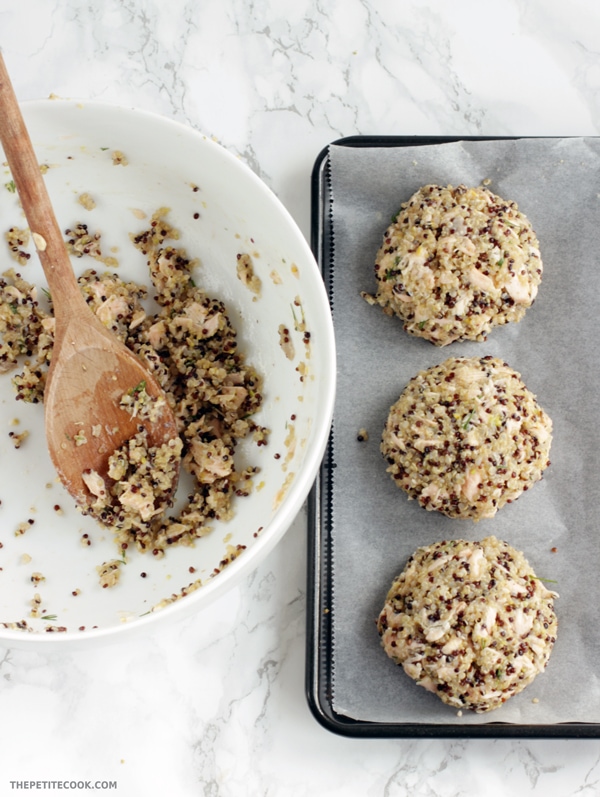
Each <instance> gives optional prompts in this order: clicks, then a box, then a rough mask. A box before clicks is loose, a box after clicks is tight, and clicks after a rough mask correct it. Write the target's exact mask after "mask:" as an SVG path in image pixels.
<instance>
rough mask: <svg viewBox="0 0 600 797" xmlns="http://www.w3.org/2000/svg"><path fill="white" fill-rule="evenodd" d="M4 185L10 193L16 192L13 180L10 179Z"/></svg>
mask: <svg viewBox="0 0 600 797" xmlns="http://www.w3.org/2000/svg"><path fill="white" fill-rule="evenodd" d="M4 187H5V188H6V190H7V191H8V192H9V193H10V194H16V192H17V186H16V185H15V181H14V180H11V181H10V182H9V183H4Z"/></svg>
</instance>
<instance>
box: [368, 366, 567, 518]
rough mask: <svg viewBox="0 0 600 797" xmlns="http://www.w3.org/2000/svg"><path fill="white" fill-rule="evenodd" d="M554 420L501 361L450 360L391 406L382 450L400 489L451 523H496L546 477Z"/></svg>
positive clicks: (414, 382)
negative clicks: (504, 508) (498, 514)
mask: <svg viewBox="0 0 600 797" xmlns="http://www.w3.org/2000/svg"><path fill="white" fill-rule="evenodd" d="M551 442H552V422H551V420H550V418H549V417H548V415H547V414H546V413H545V412H544V410H543V409H542V408H541V407H540V406H539V405H538V403H537V400H536V398H535V396H534V395H533V394H532V393H531V392H530V391H529V390H528V389H527V388H526V387H525V385H524V383H523V381H522V380H521V377H520V374H518V373H517V372H516V371H513V370H512V368H510V366H508V365H507V364H506V363H505V362H503V361H502V360H501V359H498V358H496V357H490V356H487V357H471V358H467V357H450V358H448V359H447V360H445V361H444V362H443V363H441V364H440V365H436V366H433V367H432V368H429V369H427V370H425V371H421V372H420V373H418V374H417V375H416V376H415V377H414V378H413V379H411V380H410V382H409V383H408V385H407V387H406V388H405V390H404V391H403V393H402V395H401V396H400V398H399V399H398V401H397V402H396V403H395V404H394V405H393V406H392V407H391V409H390V413H389V416H388V419H387V422H386V426H385V428H384V431H383V435H382V441H381V451H382V454H383V455H384V457H385V458H386V461H387V463H388V467H387V471H388V473H389V474H390V475H391V477H392V478H393V479H394V481H395V483H396V484H397V486H398V487H401V488H402V489H403V490H405V491H406V492H407V493H408V496H409V498H416V499H417V500H418V502H419V503H420V505H421V506H423V507H425V509H429V510H437V511H439V512H441V513H443V514H444V515H447V516H449V517H453V518H471V519H473V520H479V519H480V518H490V517H493V516H494V515H495V514H496V512H497V511H498V509H500V507H502V506H504V504H506V503H510V502H511V501H514V500H515V499H516V498H518V497H519V496H520V495H521V494H522V493H523V491H525V490H528V489H529V488H530V487H531V486H532V485H533V484H535V482H537V481H538V480H539V479H541V478H542V473H543V471H544V470H545V468H546V467H547V466H548V465H549V464H550V462H549V459H548V457H549V452H550V445H551Z"/></svg>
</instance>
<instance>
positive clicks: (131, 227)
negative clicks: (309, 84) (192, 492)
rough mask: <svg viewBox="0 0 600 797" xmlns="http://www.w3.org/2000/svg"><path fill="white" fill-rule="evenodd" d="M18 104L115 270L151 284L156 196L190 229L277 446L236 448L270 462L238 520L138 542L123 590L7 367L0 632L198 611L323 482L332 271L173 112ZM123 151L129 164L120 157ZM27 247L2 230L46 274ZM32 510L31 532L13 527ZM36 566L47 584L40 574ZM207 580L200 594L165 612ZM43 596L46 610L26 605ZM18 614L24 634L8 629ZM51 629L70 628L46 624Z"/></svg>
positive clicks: (11, 202) (113, 632)
mask: <svg viewBox="0 0 600 797" xmlns="http://www.w3.org/2000/svg"><path fill="white" fill-rule="evenodd" d="M23 113H24V116H25V120H26V123H27V125H28V128H29V130H30V134H31V138H32V141H33V145H34V148H35V150H36V153H37V156H38V160H39V161H40V162H41V163H44V164H47V165H48V166H49V167H50V168H49V169H48V171H47V173H46V177H45V179H46V184H47V186H48V190H49V193H50V197H51V199H52V202H53V204H54V207H55V211H56V215H57V217H58V221H59V225H60V226H61V228H63V229H65V228H66V227H69V226H71V225H73V224H74V223H76V222H84V223H87V224H88V227H89V229H90V231H92V232H95V231H99V232H100V233H101V235H102V244H103V250H104V253H105V254H113V253H116V255H115V256H116V257H117V259H118V260H119V267H118V269H117V273H118V274H119V275H120V276H124V277H127V278H128V279H132V280H135V281H138V282H142V283H144V284H147V285H149V284H150V282H149V275H148V271H147V266H146V264H145V259H144V257H143V256H141V255H140V253H139V252H137V251H136V250H135V249H134V248H133V246H132V244H131V242H130V239H129V234H130V233H132V232H138V231H141V230H143V229H145V228H146V226H147V223H148V221H149V219H150V216H151V215H152V214H153V213H154V212H155V211H156V210H157V209H158V208H159V207H163V206H166V207H168V208H170V214H169V217H168V218H169V220H170V222H171V223H172V224H173V225H174V226H175V227H176V228H177V229H179V231H180V232H181V239H180V241H179V243H178V244H177V245H181V246H184V247H185V248H186V249H187V252H188V254H189V255H190V256H193V257H197V258H199V262H200V265H199V268H198V270H197V274H196V275H195V276H196V282H197V284H199V285H200V286H202V287H203V288H204V289H205V290H206V291H207V292H208V293H209V295H213V296H215V297H217V298H220V299H222V300H223V301H224V302H225V303H226V306H227V308H228V310H229V314H230V317H231V318H232V320H233V322H234V325H235V326H236V328H237V330H238V336H239V341H240V346H241V349H242V351H244V353H245V354H246V356H247V359H248V360H249V361H250V362H251V363H253V364H254V365H255V366H256V367H257V368H258V369H259V371H260V372H261V373H262V374H263V375H264V379H265V386H264V404H263V407H262V409H261V411H260V414H259V415H258V416H257V417H256V420H257V421H258V422H259V423H261V424H263V425H265V426H267V427H268V428H269V429H270V430H271V434H270V438H269V443H268V445H267V446H265V447H257V446H256V444H254V443H252V442H244V445H243V446H242V447H241V450H240V451H239V452H238V456H239V458H240V462H250V463H252V464H256V465H257V466H258V467H259V468H260V474H259V476H258V477H257V478H256V481H255V483H256V485H257V487H258V489H255V490H254V491H253V493H252V494H251V495H250V496H249V497H245V498H236V499H235V517H234V518H233V519H232V520H231V521H229V522H227V523H218V524H216V525H215V527H214V530H213V531H212V532H211V534H209V535H208V536H207V537H205V538H202V539H201V540H198V542H197V544H196V545H195V547H193V548H186V547H173V548H170V549H169V550H168V552H167V555H166V556H165V557H164V558H163V559H156V558H153V557H152V556H151V555H150V554H139V553H137V552H134V551H128V553H127V557H126V564H124V565H123V566H122V567H121V579H120V582H119V583H118V585H117V586H115V587H113V588H109V589H102V588H101V586H100V584H99V579H98V573H97V567H98V565H100V564H102V562H104V561H107V560H109V559H114V558H118V557H119V553H118V551H117V548H116V545H115V543H114V540H113V538H112V534H111V533H110V532H109V531H107V530H104V529H102V528H101V527H100V526H99V525H97V524H96V523H95V522H94V521H93V520H92V519H91V518H87V517H83V516H82V515H81V514H80V513H79V512H78V511H77V509H76V508H75V506H74V504H73V502H72V500H71V499H70V497H69V496H68V495H67V493H66V491H65V490H64V488H63V487H62V485H61V484H60V483H59V482H57V480H56V474H55V471H54V470H53V467H52V465H51V462H50V458H49V455H48V453H47V449H46V440H45V434H44V426H43V410H42V408H41V406H40V405H32V404H25V403H23V402H16V401H15V397H14V395H15V394H14V389H13V386H12V384H11V380H10V375H2V376H1V377H0V432H1V434H0V500H1V502H2V503H1V505H0V518H1V525H0V542H1V543H2V548H1V549H0V568H1V570H0V623H1V624H2V625H1V626H0V641H1V642H3V643H4V644H9V645H43V646H50V645H57V644H58V645H61V646H63V645H65V644H67V643H71V644H88V643H90V642H93V641H96V642H98V641H106V640H108V639H110V638H115V637H117V636H118V635H123V634H130V633H132V632H134V631H135V630H144V629H147V628H148V627H149V626H151V625H154V624H155V623H157V622H164V621H168V620H169V619H171V618H175V617H180V616H183V615H184V614H189V613H191V612H193V611H195V610H196V609H197V608H198V607H199V606H201V605H205V604H206V603H207V602H208V601H210V600H211V599H212V598H214V597H215V596H217V595H221V594H222V593H223V592H224V590H226V589H228V588H229V587H231V586H232V585H233V584H234V583H235V582H236V581H237V580H238V579H239V578H240V576H242V575H244V574H247V573H248V572H249V571H251V570H252V569H253V568H255V567H256V566H257V565H258V563H259V562H260V561H261V560H262V559H263V558H264V557H265V555H266V554H267V553H268V552H269V551H270V550H271V549H272V548H273V546H274V545H275V544H276V543H277V542H278V541H279V540H280V539H281V537H282V536H283V534H284V533H285V531H286V530H287V529H288V527H289V526H290V524H291V522H292V521H293V519H294V517H295V516H296V514H297V513H298V511H299V510H300V508H301V506H302V504H303V502H304V500H305V498H306V497H307V495H308V492H309V490H310V488H311V486H312V484H313V482H314V479H315V476H316V474H317V470H318V467H319V464H320V461H321V458H322V455H323V452H324V448H325V444H326V440H327V436H328V432H329V428H330V423H331V417H332V411H333V399H334V390H335V351H334V337H333V326H332V322H331V316H330V311H329V305H328V301H327V296H326V292H325V289H324V285H323V282H322V279H321V275H320V273H319V270H318V267H317V265H316V263H315V261H314V258H313V256H312V253H311V251H310V248H309V246H308V245H307V243H306V241H305V239H304V237H303V235H302V234H301V232H300V230H299V229H298V228H297V226H296V224H295V223H294V221H293V220H292V218H291V217H290V215H289V214H288V213H287V211H286V210H285V208H284V207H283V206H282V204H281V203H280V202H279V201H278V199H277V198H276V197H275V196H274V194H273V193H272V192H271V191H270V190H269V189H268V188H267V187H266V186H265V185H264V183H263V182H261V180H260V179H259V178H258V177H257V176H256V175H255V174H254V173H253V172H252V171H251V170H250V169H249V168H248V167H247V166H246V165H245V164H244V163H242V162H241V161H240V160H239V159H238V158H236V157H234V156H233V155H232V154H231V153H229V152H227V151H226V150H225V149H224V148H223V147H221V146H220V145H218V144H216V143H215V142H214V141H212V140H210V139H208V138H206V137H205V136H203V135H200V134H199V133H197V132H195V131H193V130H191V129H189V128H187V127H185V126H183V125H181V124H178V123H175V122H173V121H170V120H166V119H163V118H160V117H157V116H154V115H151V114H148V113H144V112H140V111H135V110H130V109H124V108H118V107H113V106H107V105H104V104H97V103H87V102H86V103H78V102H73V101H65V100H45V101H39V102H31V103H24V105H23ZM115 150H119V151H121V152H123V153H124V155H125V156H126V158H127V160H128V165H126V166H123V165H119V166H115V165H113V162H112V158H111V153H112V152H113V151H115ZM9 181H10V174H9V172H8V169H7V168H6V167H3V170H2V179H0V219H2V225H3V227H4V229H2V230H1V232H2V235H4V233H5V232H6V230H7V229H8V228H9V227H10V226H12V225H16V226H18V227H25V226H26V222H25V219H24V216H23V213H22V210H21V208H20V206H19V203H18V197H17V196H16V195H15V194H14V193H11V191H10V190H9V187H10V186H7V185H6V184H7V183H9ZM193 184H195V185H197V186H198V187H199V190H198V191H193V190H192V185H193ZM83 192H87V193H89V194H91V195H92V197H93V198H94V200H95V201H96V207H95V208H94V209H93V210H90V211H88V210H86V209H84V208H83V207H82V206H81V204H80V203H79V201H78V197H79V196H80V194H81V193H83ZM140 211H141V212H143V213H144V214H146V215H147V218H146V219H141V218H140V215H141V213H140ZM194 214H199V218H194ZM113 249H114V252H113V251H112V250H113ZM29 251H30V252H31V258H30V260H29V262H28V264H27V265H26V266H24V267H23V268H18V267H17V266H16V264H15V263H14V261H12V260H11V259H10V257H9V253H8V248H7V246H6V244H5V243H4V241H3V240H1V239H0V264H1V266H2V268H1V269H0V270H1V271H2V272H4V271H5V270H6V269H7V268H11V267H16V268H17V270H19V271H20V273H21V274H22V276H23V277H24V278H25V279H26V280H27V281H29V282H33V283H36V284H38V285H45V281H44V279H43V274H42V271H41V267H40V266H39V262H38V259H37V257H36V255H35V252H34V249H33V247H32V245H30V248H29ZM239 252H247V253H249V254H251V255H252V257H253V260H254V266H255V271H256V273H257V275H258V276H259V277H260V279H261V281H262V289H261V292H260V295H259V297H258V298H257V297H255V296H254V294H253V293H251V292H250V290H249V289H248V288H247V287H246V286H245V285H243V284H242V282H240V280H239V279H237V276H236V263H237V259H236V256H237V254H238V253H239ZM73 266H74V268H75V271H76V272H77V273H80V272H81V271H83V270H84V269H86V268H102V266H101V265H100V264H98V263H97V262H96V261H94V260H92V259H91V258H88V257H83V258H80V259H75V260H74V262H73ZM294 313H295V314H296V318H297V319H298V318H299V317H300V313H304V317H305V323H306V329H308V330H309V331H310V333H311V338H310V344H308V345H307V344H306V343H305V342H304V341H303V333H302V332H301V331H297V330H296V329H295V322H294ZM280 324H285V325H286V326H287V327H288V328H289V329H290V330H291V334H292V337H293V343H294V350H295V355H294V357H293V359H289V358H288V356H287V355H286V353H285V352H284V351H283V350H282V348H281V346H280V338H279V333H278V328H279V325H280ZM288 353H289V352H288ZM304 370H305V371H306V373H305V376H304V379H302V380H301V378H300V376H301V373H302V372H304ZM24 430H27V431H29V436H28V437H27V439H26V440H25V442H24V443H23V445H22V447H21V448H19V449H18V450H17V449H15V447H14V445H13V443H12V440H11V438H10V437H9V432H11V431H12V432H17V433H18V432H22V431H24ZM276 455H279V456H278V457H277V456H276ZM56 505H59V506H60V507H61V509H62V514H59V513H57V511H56V509H55V506H56ZM30 519H31V520H33V521H34V522H33V524H28V528H27V530H26V532H25V533H24V534H22V535H19V534H16V533H15V532H16V530H17V529H18V528H19V527H20V526H21V525H22V524H23V523H27V521H29V520H30ZM84 533H87V534H89V536H90V538H91V540H92V545H90V546H89V547H86V546H83V545H82V544H81V538H82V535H83V534H84ZM237 545H242V546H245V549H244V550H243V552H242V554H241V555H240V556H239V557H238V558H237V559H235V560H234V561H233V562H231V564H229V565H227V566H226V567H224V568H222V569H220V571H219V572H218V573H216V574H215V570H219V563H220V562H221V560H223V558H224V557H225V556H226V554H227V551H228V549H229V546H237ZM190 567H193V568H195V572H194V573H193V575H191V574H190ZM142 572H144V573H146V574H147V575H146V577H141V575H140V574H141V573H142ZM33 573H41V574H42V575H43V577H44V580H43V581H41V582H40V583H38V584H35V583H33V582H32V580H31V576H32V574H33ZM197 579H201V581H202V586H201V587H200V588H199V589H197V590H196V591H194V592H192V593H191V594H189V595H187V596H186V597H184V598H183V599H181V600H178V601H175V602H172V603H169V604H168V605H166V606H164V608H161V609H159V610H156V609H155V608H154V607H156V606H157V605H159V604H160V603H161V602H162V601H164V600H165V599H168V598H169V597H170V596H171V595H173V594H176V593H178V592H179V591H180V590H181V589H182V588H184V587H186V586H187V585H188V584H190V583H191V582H193V581H196V580H197ZM78 590H79V593H78V594H75V595H74V594H73V593H74V592H75V593H77V591H78ZM35 593H38V594H39V596H40V598H41V600H42V604H41V605H42V607H43V609H44V611H45V613H46V617H45V618H44V619H41V618H35V617H31V616H30V612H31V601H32V599H33V597H34V594H35ZM48 617H50V618H51V619H47V618H48ZM22 620H25V621H26V622H27V625H28V627H29V629H30V630H29V631H25V630H21V629H19V628H15V627H14V626H13V624H16V623H19V622H20V621H22ZM50 626H55V627H56V626H58V627H61V628H65V629H66V630H63V631H56V632H48V631H47V630H46V629H47V628H48V627H50ZM81 628H84V629H85V630H80V629H81ZM31 629H33V631H31Z"/></svg>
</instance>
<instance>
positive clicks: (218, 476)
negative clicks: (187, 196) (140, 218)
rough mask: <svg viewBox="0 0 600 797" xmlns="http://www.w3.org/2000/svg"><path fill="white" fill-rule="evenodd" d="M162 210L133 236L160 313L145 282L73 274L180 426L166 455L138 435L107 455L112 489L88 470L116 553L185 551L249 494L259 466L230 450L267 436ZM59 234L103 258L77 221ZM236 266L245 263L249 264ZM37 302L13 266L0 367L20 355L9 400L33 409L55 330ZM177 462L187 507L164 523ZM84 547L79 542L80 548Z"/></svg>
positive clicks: (258, 393)
mask: <svg viewBox="0 0 600 797" xmlns="http://www.w3.org/2000/svg"><path fill="white" fill-rule="evenodd" d="M167 213H168V211H167V210H166V209H165V208H161V209H160V210H159V211H157V212H156V213H155V214H154V215H153V217H152V219H151V222H150V225H149V227H148V228H147V229H145V230H143V231H142V232H140V233H135V234H132V235H131V240H132V243H133V245H134V246H135V247H136V248H137V249H138V250H139V251H140V252H141V253H142V254H143V255H144V256H145V257H146V259H147V263H148V266H149V270H150V278H151V281H152V284H153V287H154V291H155V295H154V298H155V300H156V302H157V304H158V307H159V309H158V312H156V313H150V312H148V311H147V310H146V309H145V306H144V300H145V299H146V298H147V296H148V290H147V288H146V286H143V285H137V284H135V283H133V282H125V281H124V280H122V279H120V278H119V277H118V276H117V275H116V274H114V273H110V272H106V273H98V272H97V271H95V270H93V269H89V270H87V271H86V272H85V273H84V274H83V275H82V276H81V277H80V278H79V284H80V286H81V290H82V292H83V294H84V297H85V299H86V301H87V303H88V305H89V306H90V308H91V309H92V310H93V311H94V312H95V313H96V315H97V316H98V317H99V318H100V320H101V321H102V322H103V323H104V325H105V326H106V327H108V328H109V329H111V330H112V331H113V332H114V334H116V335H117V336H119V337H120V338H121V339H122V340H123V341H124V342H125V343H126V345H127V346H128V347H129V348H131V349H132V350H133V351H134V352H135V353H136V354H137V355H138V356H139V357H140V359H141V360H142V361H143V362H144V363H145V365H146V366H147V367H148V369H149V371H151V372H152V373H153V374H154V376H155V377H156V379H157V380H158V381H159V383H160V385H161V387H162V388H163V390H164V391H165V394H166V396H167V401H168V402H169V405H170V406H171V408H172V410H173V411H174V413H175V416H176V419H177V424H178V431H179V437H177V438H176V439H174V440H173V441H171V444H170V445H169V446H167V448H168V450H167V449H165V450H164V451H163V450H160V451H151V450H149V449H148V447H147V446H146V444H145V441H144V440H143V439H142V437H143V434H142V433H141V434H140V435H138V436H136V437H135V438H134V439H133V440H132V441H129V443H128V444H127V446H126V449H127V450H126V451H118V452H114V454H113V455H112V457H111V479H112V480H113V482H114V484H111V485H108V489H107V485H102V484H100V482H99V481H98V478H96V476H97V475H94V474H93V473H90V474H87V483H88V487H89V488H90V491H91V492H92V493H93V495H94V496H95V497H96V506H95V510H97V513H98V514H99V515H100V517H101V519H102V522H103V523H104V524H105V525H107V526H109V527H110V528H112V530H113V531H114V533H115V541H116V543H117V545H118V547H119V549H120V550H122V549H124V548H126V547H127V546H128V545H134V546H135V547H136V548H137V549H138V550H139V551H142V552H145V551H150V552H152V554H153V555H154V556H161V555H163V554H164V551H165V549H166V548H167V547H169V546H172V545H176V544H183V545H191V544H192V543H193V541H194V540H195V539H197V538H199V537H202V536H204V535H206V534H207V533H208V532H209V531H210V530H211V526H212V524H213V523H214V521H218V520H227V519H229V518H231V517H232V516H233V505H232V501H233V498H234V496H236V495H237V496H239V497H243V496H244V495H247V494H249V493H250V491H251V489H252V477H253V476H254V474H255V473H256V472H257V470H258V469H257V468H256V467H254V466H251V465H249V466H247V467H245V468H244V470H242V471H238V470H237V468H236V465H235V461H234V459H235V457H234V455H235V451H236V447H237V445H238V443H239V441H241V440H243V439H245V438H250V439H253V440H254V442H255V443H256V444H257V445H258V446H261V445H264V444H266V442H267V439H268V430H267V429H266V428H264V427H262V426H260V425H258V424H257V423H255V422H254V421H253V419H252V416H253V415H254V414H255V413H256V412H257V411H258V410H259V409H260V407H261V404H262V377H261V376H260V375H259V373H258V372H257V371H256V369H255V368H254V367H253V366H252V365H251V364H250V363H248V362H247V361H246V358H245V357H244V355H243V354H242V353H241V352H240V351H239V348H238V345H237V340H236V331H235V329H234V328H233V326H232V324H231V321H230V319H229V316H228V314H227V310H226V307H225V306H224V304H223V303H222V302H221V301H219V300H217V299H213V298H211V297H210V296H208V295H207V294H206V293H205V292H204V291H203V290H202V289H201V288H199V287H197V286H196V284H195V283H194V280H193V278H192V268H193V267H194V265H195V261H194V260H193V259H191V258H189V257H188V255H187V253H186V251H185V250H184V249H183V248H181V247H175V246H173V245H172V243H171V242H172V241H176V240H177V239H178V238H179V232H178V231H177V230H176V229H175V228H173V227H172V226H171V225H170V223H169V222H168V221H167V219H166V216H167ZM66 236H67V246H68V249H69V251H70V252H71V253H72V254H75V255H76V256H78V257H80V256H82V255H84V254H88V255H90V256H91V257H94V258H96V259H102V251H101V235H100V233H97V232H96V233H91V232H90V231H89V229H88V227H87V225H85V224H76V225H73V226H72V227H71V228H69V229H68V230H67V232H66ZM240 259H241V260H242V262H244V263H247V262H250V263H251V260H250V259H249V256H243V255H242V256H241V258H239V260H240ZM238 265H239V263H238ZM38 295H39V294H38V290H37V288H36V287H35V286H33V285H30V284H29V283H27V282H25V280H23V278H22V277H21V275H20V274H17V273H15V272H14V270H11V271H8V272H6V273H5V274H4V276H3V277H2V278H1V279H0V337H1V343H0V369H1V370H3V371H9V370H14V369H15V368H16V366H17V364H18V363H19V362H20V359H21V357H22V355H23V354H26V355H27V358H28V359H27V361H26V362H25V364H22V366H21V367H22V370H21V371H20V372H18V373H16V374H15V375H14V376H13V380H12V381H13V384H14V385H15V388H16V397H17V399H20V400H23V401H27V402H30V403H39V402H42V400H43V393H44V387H45V379H46V374H47V369H48V364H49V361H50V358H51V352H52V343H53V332H54V319H53V317H52V299H51V297H50V296H48V297H47V299H48V307H49V310H48V311H45V310H44V309H43V308H42V307H41V304H40V302H39V301H38ZM138 388H139V389H138ZM138 388H136V389H135V391H134V392H133V393H132V394H131V395H130V396H124V397H123V402H122V403H123V404H124V405H126V406H127V408H128V411H130V412H131V413H132V414H134V415H135V414H143V413H145V412H148V411H151V412H152V411H153V412H155V411H156V407H153V406H152V404H151V402H148V401H146V400H145V399H146V397H147V394H146V393H145V390H144V389H143V386H138ZM93 433H94V430H93V429H90V430H85V429H82V430H81V433H80V439H78V440H77V441H75V443H79V444H81V445H85V443H86V440H87V439H88V436H89V435H90V434H93ZM179 454H181V456H182V464H183V468H184V469H185V470H186V471H187V472H188V473H189V474H190V475H191V477H192V480H193V484H194V488H193V491H192V492H191V494H190V495H189V496H188V500H187V502H186V504H185V505H184V506H183V508H182V509H181V510H180V511H179V512H177V513H175V514H174V516H168V515H167V514H166V512H165V510H166V509H167V507H166V506H165V505H162V504H161V500H162V493H161V490H163V491H164V486H165V480H168V476H169V470H170V465H171V464H172V462H173V461H174V459H176V458H178V456H179ZM111 490H112V491H113V493H116V495H113V497H116V498H117V508H116V509H115V510H114V511H109V509H108V507H107V506H103V505H102V504H103V499H104V498H105V493H106V492H109V491H111ZM98 514H96V517H97V516H98ZM89 542H90V541H89V538H88V539H86V540H85V544H86V545H88V544H89ZM112 583H113V582H111V584H112ZM111 584H109V585H111Z"/></svg>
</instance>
